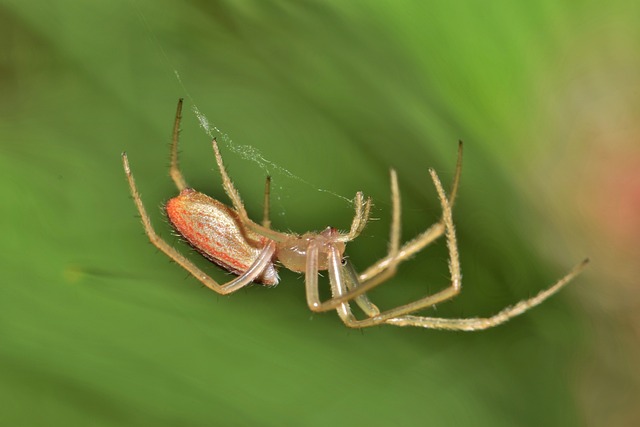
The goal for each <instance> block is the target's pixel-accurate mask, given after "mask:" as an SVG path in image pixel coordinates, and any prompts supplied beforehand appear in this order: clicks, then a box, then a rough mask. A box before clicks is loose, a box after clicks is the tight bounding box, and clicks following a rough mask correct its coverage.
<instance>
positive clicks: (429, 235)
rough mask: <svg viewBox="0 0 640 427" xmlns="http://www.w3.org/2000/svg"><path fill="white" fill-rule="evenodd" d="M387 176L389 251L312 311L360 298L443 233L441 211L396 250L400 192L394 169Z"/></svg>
mask: <svg viewBox="0 0 640 427" xmlns="http://www.w3.org/2000/svg"><path fill="white" fill-rule="evenodd" d="M462 145H463V144H462V141H459V143H458V158H457V161H456V171H455V176H454V179H453V184H452V188H451V196H450V197H449V207H450V209H451V206H452V204H453V202H454V201H455V197H456V195H457V193H458V186H459V183H460V175H461V173H462ZM390 175H391V202H392V206H393V208H392V216H391V231H390V238H389V249H388V253H387V255H386V256H385V257H384V258H382V259H380V260H378V261H376V262H375V263H374V264H373V265H372V266H370V267H369V268H367V269H366V270H365V271H364V273H361V274H360V275H359V277H358V282H357V284H354V285H352V286H350V288H349V290H348V292H346V293H342V294H341V295H340V296H335V295H334V296H333V297H332V298H331V299H329V300H327V301H324V302H322V303H320V304H318V305H316V306H314V307H312V308H311V309H312V310H313V311H317V312H322V311H328V310H333V309H336V308H337V307H338V306H339V305H340V304H342V303H343V302H347V301H350V300H352V299H353V298H356V297H358V296H360V295H363V294H364V293H365V292H368V291H370V290H371V289H373V288H375V287H376V286H378V285H380V284H382V283H384V282H385V281H387V280H389V279H390V278H391V277H393V276H394V275H395V274H396V272H397V267H398V265H399V264H400V263H401V262H403V261H406V260H407V259H409V258H410V257H411V256H412V255H414V254H415V253H417V252H419V251H421V250H422V249H424V248H425V247H426V246H428V245H430V244H431V243H432V242H434V241H435V240H437V239H438V238H439V237H440V236H442V235H443V234H444V233H445V230H446V227H445V213H444V212H443V214H442V218H441V219H440V221H439V222H437V223H435V224H433V225H432V226H430V227H429V228H427V230H425V231H424V232H423V233H421V234H419V235H418V236H416V237H415V238H413V239H412V240H410V241H409V242H407V243H405V244H404V245H403V246H402V247H401V248H399V246H400V238H401V235H400V234H401V233H400V230H401V199H400V189H399V187H398V177H397V175H396V172H395V170H393V169H391V173H390Z"/></svg>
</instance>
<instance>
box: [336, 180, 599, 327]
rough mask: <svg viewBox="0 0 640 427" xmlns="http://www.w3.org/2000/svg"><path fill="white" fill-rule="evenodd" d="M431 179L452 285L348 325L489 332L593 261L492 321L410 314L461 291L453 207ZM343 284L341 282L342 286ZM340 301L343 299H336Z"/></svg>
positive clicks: (509, 308) (533, 305)
mask: <svg viewBox="0 0 640 427" xmlns="http://www.w3.org/2000/svg"><path fill="white" fill-rule="evenodd" d="M429 172H430V173H431V178H432V179H433V182H434V184H435V186H436V190H437V191H438V198H439V199H440V203H441V205H442V211H443V221H444V225H445V234H446V238H447V247H448V249H449V271H450V275H451V284H450V286H449V287H448V288H446V289H444V290H442V291H440V292H437V293H435V294H433V295H428V296H426V297H424V298H421V299H419V300H418V301H415V302H412V303H409V304H405V305H402V306H399V307H396V308H393V309H391V310H387V311H384V312H382V313H381V314H379V315H377V316H374V317H370V318H368V319H364V320H354V319H352V318H346V321H345V324H346V325H347V326H349V327H353V328H364V327H368V326H374V325H379V324H381V323H388V324H392V325H397V326H419V327H423V328H434V329H453V330H464V331H472V330H480V329H487V328H491V327H494V326H497V325H500V324H502V323H504V322H506V321H507V320H509V319H511V318H513V317H515V316H518V315H519V314H522V313H524V312H525V311H527V310H529V309H531V308H533V307H535V306H537V305H538V304H540V303H542V302H543V301H544V300H546V299H547V298H549V297H550V296H552V295H553V294H555V293H556V292H558V291H559V290H560V289H562V288H563V287H564V286H565V285H566V284H567V283H569V282H570V281H571V280H573V279H574V278H575V277H576V276H577V275H578V274H580V272H581V271H582V270H583V269H584V268H585V267H586V265H587V263H588V262H589V260H588V259H586V260H584V261H582V262H581V263H580V264H578V265H577V266H576V267H575V268H574V269H573V270H571V271H570V272H569V273H568V274H567V275H566V276H564V277H563V278H561V279H560V280H559V281H557V282H556V283H555V284H554V285H553V286H551V287H550V288H547V289H545V290H543V291H542V292H540V293H539V294H538V295H536V296H534V297H533V298H529V299H526V300H523V301H520V302H519V303H517V304H516V305H514V306H512V307H508V308H506V309H504V310H502V311H500V312H499V313H498V314H496V315H494V316H492V317H489V318H470V319H443V318H433V317H423V316H412V315H409V314H410V313H413V312H416V311H419V310H422V309H424V308H427V307H430V306H433V305H436V304H438V303H440V302H442V301H445V300H448V299H450V298H453V297H454V296H456V295H457V294H458V293H459V292H460V288H461V280H462V275H461V273H460V259H459V254H458V248H457V241H456V236H455V229H454V226H453V219H452V216H451V206H450V205H449V202H448V200H447V198H446V194H445V192H444V189H443V188H442V184H441V183H440V180H439V179H438V176H437V175H436V173H435V171H433V170H430V171H429ZM338 285H339V283H338ZM338 294H339V295H341V296H342V297H344V296H345V295H346V294H345V293H344V288H340V287H338ZM336 300H338V301H339V300H340V298H336Z"/></svg>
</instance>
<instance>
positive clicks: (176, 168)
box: [169, 98, 187, 191]
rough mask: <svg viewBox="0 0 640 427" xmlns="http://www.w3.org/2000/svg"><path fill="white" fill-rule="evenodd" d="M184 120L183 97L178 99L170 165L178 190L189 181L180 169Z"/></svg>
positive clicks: (170, 171) (183, 187) (170, 172)
mask: <svg viewBox="0 0 640 427" xmlns="http://www.w3.org/2000/svg"><path fill="white" fill-rule="evenodd" d="M181 120H182V98H180V99H179V100H178V107H177V108H176V119H175V122H174V123H173V138H172V139H171V166H170V167H169V175H171V179H172V180H173V182H175V184H176V187H178V190H180V191H182V190H184V189H185V188H186V187H187V181H185V179H184V176H182V172H181V171H180V165H179V163H178V139H180V121H181Z"/></svg>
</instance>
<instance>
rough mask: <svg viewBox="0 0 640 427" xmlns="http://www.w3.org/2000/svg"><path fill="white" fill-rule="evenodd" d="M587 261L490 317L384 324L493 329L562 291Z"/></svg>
mask: <svg viewBox="0 0 640 427" xmlns="http://www.w3.org/2000/svg"><path fill="white" fill-rule="evenodd" d="M588 263H589V259H588V258H587V259H585V260H584V261H582V262H581V263H580V264H578V265H576V266H575V267H574V268H573V270H571V271H570V272H569V274H567V275H566V276H564V277H563V278H562V279H560V280H558V281H557V282H556V283H555V284H554V285H553V286H551V287H550V288H547V289H545V290H543V291H541V292H540V293H538V295H536V296H534V297H532V298H529V299H526V300H522V301H520V302H518V303H517V304H515V305H513V306H511V307H507V308H505V309H504V310H502V311H500V312H498V313H497V314H495V315H493V316H491V317H485V318H479V317H475V318H469V319H445V318H438V317H424V316H400V317H395V318H392V319H388V320H387V321H385V322H384V323H387V324H390V325H396V326H417V327H421V328H429V329H449V330H455V331H478V330H482V329H488V328H493V327H494V326H498V325H500V324H502V323H504V322H506V321H508V320H510V319H512V318H514V317H516V316H518V315H520V314H522V313H524V312H525V311H528V310H530V309H531V308H533V307H535V306H537V305H539V304H540V303H542V302H543V301H544V300H546V299H547V298H549V297H550V296H551V295H553V294H555V293H556V292H558V291H559V290H560V289H562V288H563V287H564V286H565V285H566V284H567V283H569V282H570V281H571V280H573V278H575V277H576V276H577V275H578V274H580V272H581V271H582V270H583V269H584V268H585V267H586V266H587V264H588Z"/></svg>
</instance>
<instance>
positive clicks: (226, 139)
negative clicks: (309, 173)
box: [132, 0, 353, 216]
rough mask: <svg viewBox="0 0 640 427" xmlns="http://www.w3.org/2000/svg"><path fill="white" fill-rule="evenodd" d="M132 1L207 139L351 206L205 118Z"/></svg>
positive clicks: (348, 202)
mask: <svg viewBox="0 0 640 427" xmlns="http://www.w3.org/2000/svg"><path fill="white" fill-rule="evenodd" d="M132 3H133V4H134V6H135V9H136V11H137V12H138V15H139V17H140V20H141V21H142V22H143V24H144V26H145V28H146V30H147V32H148V33H149V36H150V38H151V40H152V41H153V43H154V44H155V45H156V47H157V48H158V50H159V51H160V54H161V55H162V58H163V60H164V62H165V63H166V64H167V67H169V68H170V69H171V70H172V71H173V75H174V76H175V78H176V81H177V82H178V84H179V85H180V86H181V87H182V90H183V93H184V94H185V97H186V98H187V99H189V103H190V105H191V111H192V113H193V114H194V115H195V116H196V118H197V119H198V123H199V124H200V128H201V129H202V130H203V131H204V132H205V134H206V135H207V136H208V137H209V138H211V139H213V138H214V137H215V138H216V139H217V140H218V142H219V143H220V142H221V143H222V144H223V145H224V146H226V148H228V149H229V150H230V151H232V152H233V153H235V154H236V155H237V156H239V157H241V158H242V159H244V160H246V161H250V162H252V163H254V164H255V165H257V166H258V167H259V168H260V169H262V170H263V171H264V172H265V173H266V174H267V175H269V176H274V175H275V174H277V175H280V176H284V177H287V178H289V179H291V180H294V181H297V182H300V183H302V184H304V185H305V186H307V187H310V188H312V189H313V190H314V191H317V192H319V193H326V194H328V195H331V196H333V197H336V198H338V199H340V200H342V201H343V202H345V203H347V204H349V205H353V200H352V199H350V198H348V197H345V196H343V195H341V194H338V193H336V192H334V191H331V190H329V189H326V188H322V187H319V186H317V185H315V184H313V183H311V182H309V181H307V180H305V179H304V178H302V177H300V176H298V175H296V174H294V173H293V172H291V171H290V170H288V169H287V168H285V167H283V166H281V165H279V164H277V163H276V162H274V161H272V160H270V159H268V158H266V157H264V156H263V155H262V153H261V152H260V150H258V149H257V148H255V147H254V146H252V145H245V144H236V143H235V142H234V141H233V139H232V138H231V137H230V136H229V134H227V133H226V132H224V131H222V130H221V129H220V128H218V127H217V126H216V125H215V124H213V123H212V122H211V121H210V120H209V119H208V118H207V116H206V115H205V114H204V113H203V112H202V111H201V110H200V109H199V108H198V105H197V103H196V101H195V99H194V98H193V96H191V93H190V91H189V90H188V89H187V85H186V83H185V82H184V81H183V79H182V77H181V76H180V72H179V70H178V69H177V68H176V67H175V66H174V65H173V63H172V61H171V60H170V58H169V55H168V54H167V52H166V51H165V49H164V48H163V46H162V44H161V43H160V41H159V40H158V38H157V37H156V35H155V33H154V31H153V29H152V28H151V26H150V25H149V22H148V20H147V18H146V16H145V14H144V12H143V11H142V9H141V8H140V6H139V4H138V3H137V2H136V1H135V0H133V2H132ZM272 185H273V181H272ZM275 187H276V188H277V189H278V190H281V191H282V187H281V186H278V185H276V186H275ZM273 195H274V194H272V196H273ZM276 199H277V200H278V201H280V200H281V197H280V196H278V195H276ZM280 215H283V216H284V215H285V212H284V207H283V206H282V204H280Z"/></svg>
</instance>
